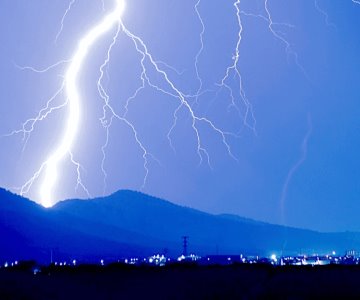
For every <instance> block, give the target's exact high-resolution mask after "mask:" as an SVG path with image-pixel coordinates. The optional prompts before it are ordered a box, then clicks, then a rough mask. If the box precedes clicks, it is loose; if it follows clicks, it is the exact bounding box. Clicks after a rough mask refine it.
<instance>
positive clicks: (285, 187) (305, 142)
mask: <svg viewBox="0 0 360 300" xmlns="http://www.w3.org/2000/svg"><path fill="white" fill-rule="evenodd" d="M307 123H308V130H307V132H306V135H305V137H304V139H303V141H302V144H301V156H300V158H299V160H298V161H297V162H296V163H295V164H294V165H293V166H292V167H291V169H290V170H289V173H288V174H287V176H286V180H285V183H284V185H283V188H282V192H281V198H280V208H281V217H282V221H283V223H284V225H285V215H284V210H285V200H286V197H287V192H288V188H289V184H290V182H291V179H292V178H293V176H294V174H295V173H296V171H297V170H298V169H299V168H300V167H301V165H302V164H303V163H304V162H305V160H306V157H307V152H308V141H309V138H310V136H311V134H312V121H311V116H310V114H308V117H307Z"/></svg>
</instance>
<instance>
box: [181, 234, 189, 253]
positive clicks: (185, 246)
mask: <svg viewBox="0 0 360 300" xmlns="http://www.w3.org/2000/svg"><path fill="white" fill-rule="evenodd" d="M181 238H182V239H183V255H184V256H185V257H186V256H188V244H189V237H188V236H182V237H181Z"/></svg>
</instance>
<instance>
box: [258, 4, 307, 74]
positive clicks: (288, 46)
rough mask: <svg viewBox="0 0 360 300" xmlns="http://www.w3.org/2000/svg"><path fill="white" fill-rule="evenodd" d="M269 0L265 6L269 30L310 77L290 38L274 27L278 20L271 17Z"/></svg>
mask: <svg viewBox="0 0 360 300" xmlns="http://www.w3.org/2000/svg"><path fill="white" fill-rule="evenodd" d="M268 2H269V0H265V2H264V8H265V12H266V15H267V19H268V21H269V25H268V27H269V30H270V32H271V33H272V34H273V36H274V37H275V38H276V39H278V40H279V41H280V42H282V43H283V44H284V45H285V51H286V53H287V55H292V56H293V57H294V61H295V64H296V65H297V66H298V68H300V70H301V71H302V73H303V74H304V75H305V77H306V78H309V77H308V75H307V73H306V71H305V69H304V67H303V66H302V65H301V64H300V62H299V56H298V54H297V53H296V52H295V51H294V50H293V48H292V46H291V44H290V42H289V41H288V40H286V39H285V38H284V37H283V36H282V35H281V32H279V31H277V30H275V29H274V25H276V24H278V23H276V22H274V21H273V20H272V17H271V13H270V9H269V3H268Z"/></svg>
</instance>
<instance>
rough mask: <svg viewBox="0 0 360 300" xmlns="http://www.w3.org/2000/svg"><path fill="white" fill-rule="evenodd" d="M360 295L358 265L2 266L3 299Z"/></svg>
mask: <svg viewBox="0 0 360 300" xmlns="http://www.w3.org/2000/svg"><path fill="white" fill-rule="evenodd" d="M259 298H262V299H309V298H314V299H319V298H321V299H322V298H325V299H328V298H337V299H345V298H357V299H360V268H359V267H358V266H335V265H329V266H317V267H299V266H297V267H272V266H270V265H233V266H202V267H200V266H184V265H182V266H181V265H180V266H168V267H156V268H152V267H130V266H110V267H109V266H108V267H91V266H81V267H77V268H69V269H64V268H63V269H52V268H48V269H45V270H43V271H42V272H41V273H39V274H37V275H34V274H33V273H32V272H29V271H23V270H14V269H13V270H9V269H7V270H4V269H1V270H0V299H47V300H48V299H259Z"/></svg>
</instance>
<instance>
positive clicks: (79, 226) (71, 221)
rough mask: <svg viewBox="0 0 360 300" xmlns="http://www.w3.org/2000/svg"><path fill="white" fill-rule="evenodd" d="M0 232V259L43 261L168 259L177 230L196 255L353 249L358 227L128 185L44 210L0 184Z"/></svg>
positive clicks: (178, 246)
mask: <svg viewBox="0 0 360 300" xmlns="http://www.w3.org/2000/svg"><path fill="white" fill-rule="evenodd" d="M0 233H1V235H2V236H4V237H6V243H5V246H4V247H2V249H0V260H1V259H10V258H14V259H17V258H18V257H20V258H28V259H30V258H31V259H37V260H46V259H48V257H49V253H50V252H56V253H55V256H56V257H62V258H71V257H76V258H79V259H84V260H96V259H99V257H107V258H109V259H116V258H120V257H126V256H137V255H139V256H147V255H151V254H154V253H159V252H166V253H168V255H170V256H173V257H175V256H177V255H180V254H181V251H182V242H181V236H184V235H187V236H189V237H190V240H189V249H190V251H192V252H196V253H198V254H200V255H205V254H215V253H219V254H252V255H270V254H271V253H272V252H274V253H279V254H280V253H291V254H298V253H299V252H301V251H308V252H309V251H313V252H314V253H330V252H332V251H336V252H337V253H341V252H344V251H345V250H348V249H353V248H360V234H359V233H349V232H346V233H321V232H317V231H312V230H308V229H298V228H291V227H283V226H281V225H275V224H268V223H264V222H258V221H255V220H252V219H247V218H243V217H240V216H236V215H226V214H222V215H213V214H209V213H205V212H202V211H199V210H196V209H193V208H189V207H182V206H179V205H176V204H173V203H171V202H170V201H167V200H162V199H159V198H156V197H152V196H148V195H146V194H143V193H140V192H134V191H130V190H121V191H118V192H115V193H113V194H112V195H110V196H107V197H98V198H94V199H89V200H79V199H74V200H65V201H61V202H59V203H57V204H56V205H54V206H53V207H51V208H44V207H42V206H40V205H38V204H36V203H35V202H33V201H31V200H28V199H26V198H24V197H21V196H18V195H15V194H13V193H11V192H9V191H6V190H5V189H0ZM19 248H22V249H24V250H23V251H20V250H19ZM15 256H17V257H15Z"/></svg>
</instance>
